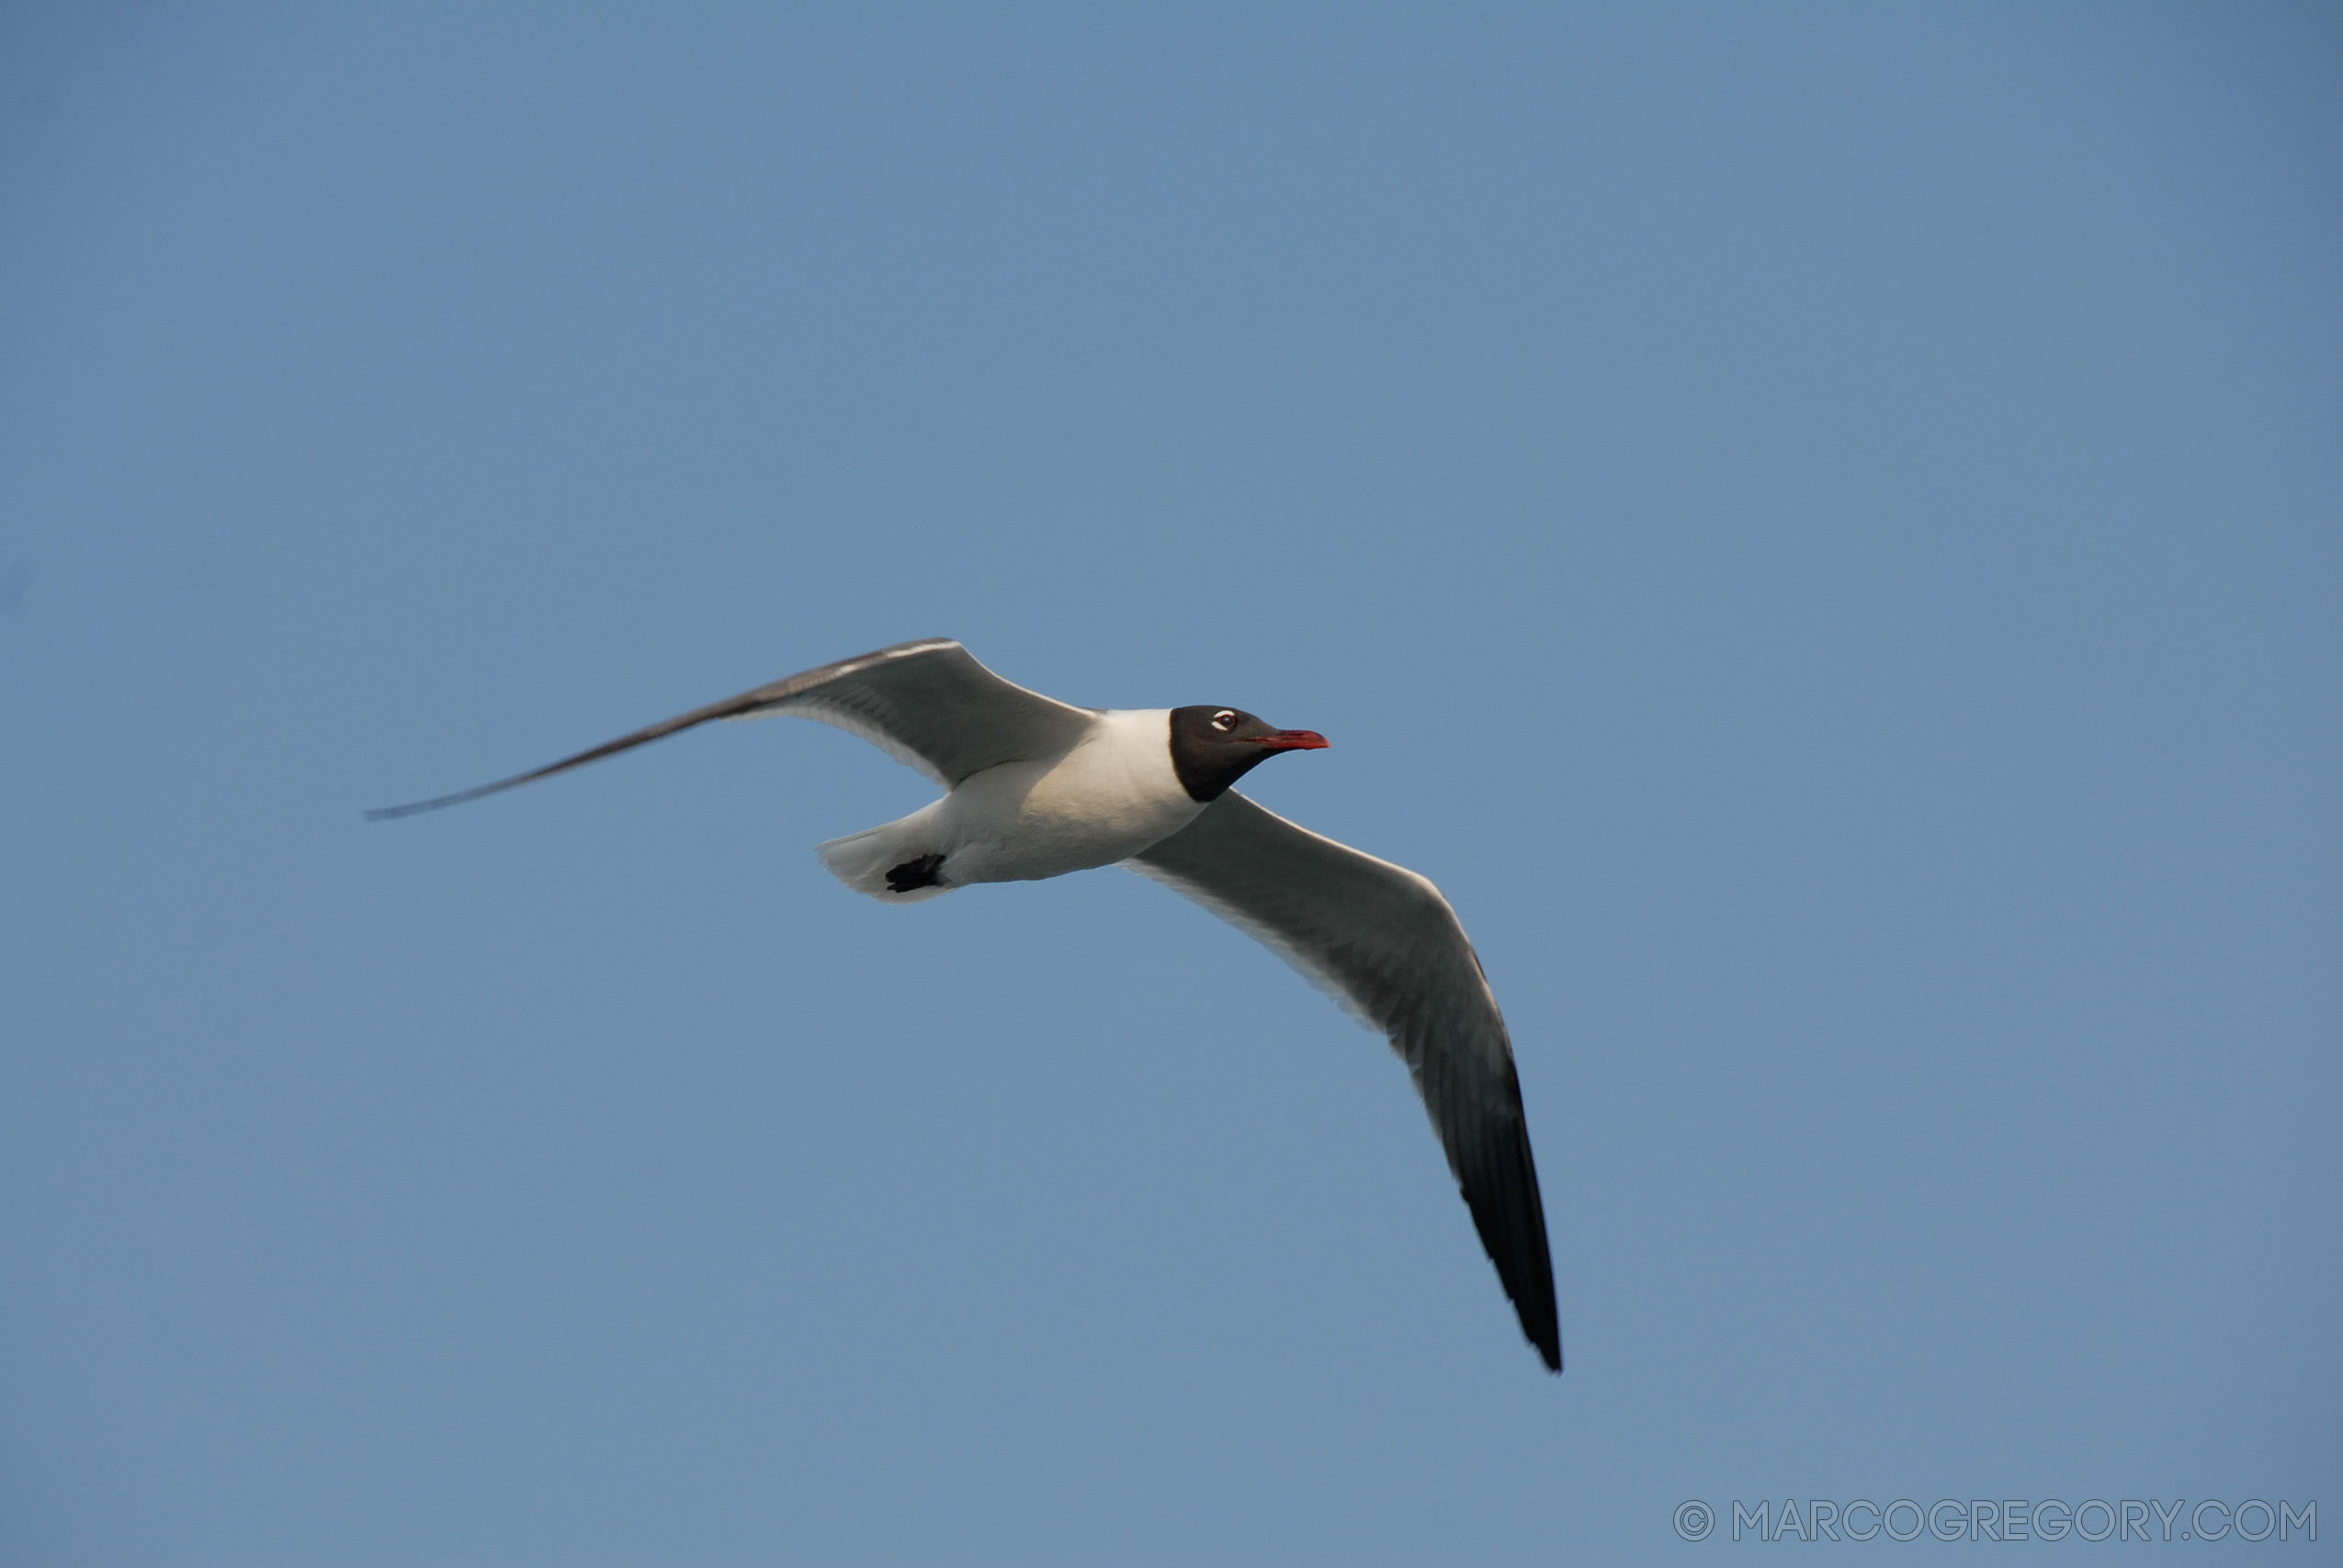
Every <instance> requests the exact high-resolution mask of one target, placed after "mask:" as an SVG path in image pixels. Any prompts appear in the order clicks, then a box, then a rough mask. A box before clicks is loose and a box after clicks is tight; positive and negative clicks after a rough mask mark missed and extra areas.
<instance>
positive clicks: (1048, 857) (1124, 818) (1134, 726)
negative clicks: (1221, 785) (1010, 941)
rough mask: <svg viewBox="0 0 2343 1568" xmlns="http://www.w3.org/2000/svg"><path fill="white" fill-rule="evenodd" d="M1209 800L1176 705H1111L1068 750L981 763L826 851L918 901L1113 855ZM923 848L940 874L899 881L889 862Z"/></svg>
mask: <svg viewBox="0 0 2343 1568" xmlns="http://www.w3.org/2000/svg"><path fill="white" fill-rule="evenodd" d="M1203 810H1204V803H1203V802H1202V801H1198V800H1194V799H1191V798H1190V797H1189V795H1188V792H1187V791H1186V790H1185V789H1184V788H1183V787H1182V786H1181V784H1180V779H1179V775H1178V774H1177V773H1174V772H1173V771H1172V767H1171V710H1170V709H1168V708H1139V709H1110V710H1109V711H1107V712H1105V713H1104V714H1101V715H1100V716H1099V719H1098V723H1097V724H1096V725H1095V726H1093V727H1092V729H1091V731H1090V733H1089V734H1088V735H1086V736H1084V737H1083V738H1082V739H1081V741H1080V742H1079V743H1077V744H1076V745H1075V747H1074V748H1073V750H1070V751H1068V752H1066V753H1065V754H1063V755H1062V756H1058V757H1050V758H1044V759H1040V760H1037V761H1018V762H1003V763H1002V764H1001V765H1000V766H999V767H994V768H987V769H985V770H984V771H983V772H982V773H971V774H969V775H968V777H967V778H965V779H962V780H961V781H960V783H959V785H958V787H957V788H956V789H954V790H953V791H952V793H950V794H949V795H945V797H944V798H943V799H941V800H939V801H936V802H934V804H932V805H929V806H924V807H921V808H920V809H919V810H917V811H914V812H912V813H911V815H910V816H909V817H905V818H901V819H900V820H899V821H894V822H889V823H887V824H886V825H885V826H883V827H878V828H872V829H867V830H866V831H864V832H860V833H855V834H851V835H849V836H848V837H846V838H843V839H832V840H830V841H829V842H828V843H826V844H823V845H821V848H820V849H819V850H818V851H817V852H818V853H819V854H820V855H821V863H822V864H824V865H826V866H828V867H829V868H830V871H831V874H832V875H834V876H836V877H837V878H838V880H839V881H841V882H843V883H844V884H845V885H846V886H849V887H851V888H853V889H854V890H855V892H857V893H867V894H869V895H870V896H871V897H874V898H878V899H882V900H884V901H885V902H887V903H889V904H911V903H916V902H918V901H919V900H920V899H922V898H933V897H935V896H936V895H938V894H940V893H948V892H950V891H951V890H952V889H953V888H955V887H959V886H965V885H967V884H968V883H971V882H1031V881H1036V880H1038V879H1040V878H1042V877H1045V876H1062V875H1064V874H1066V873H1067V872H1070V871H1082V870H1086V869H1088V868H1089V867H1092V866H1098V865H1112V864H1114V863H1115V862H1117V861H1124V860H1128V859H1130V858H1131V857H1132V856H1133V855H1135V854H1138V852H1140V851H1141V850H1144V849H1146V848H1148V847H1149V845H1151V844H1154V843H1157V842H1160V840H1164V839H1167V838H1170V837H1171V835H1172V834H1174V833H1176V832H1178V831H1179V830H1180V829H1183V828H1184V827H1186V826H1187V825H1188V824H1189V823H1191V822H1193V821H1194V820H1195V819H1196V817H1197V814H1198V813H1200V812H1202V811H1203ZM924 855H942V856H943V857H944V863H943V864H942V866H941V867H940V868H939V872H938V874H939V875H940V876H941V877H942V879H943V880H942V881H941V883H940V884H938V885H937V886H930V887H915V888H912V889H911V891H909V892H906V893H896V892H892V891H889V888H888V886H887V874H888V872H889V870H890V869H892V868H893V867H896V866H900V865H904V864H907V863H911V862H914V861H917V860H919V859H920V858H921V857H922V856H924Z"/></svg>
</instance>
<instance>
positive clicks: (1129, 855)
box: [367, 637, 1562, 1372]
mask: <svg viewBox="0 0 2343 1568" xmlns="http://www.w3.org/2000/svg"><path fill="white" fill-rule="evenodd" d="M768 714H795V715H797V716H799V717H801V718H810V719H817V720H819V721H821V723H823V724H830V725H835V726H836V727H837V728H841V729H843V730H845V731H847V732H848V733H850V734H854V735H858V736H860V737H862V738H863V739H866V740H868V741H870V742H871V743H872V744H874V745H876V746H877V747H879V748H880V749H881V750H885V751H887V752H889V754H890V755H892V756H893V757H894V758H895V759H896V760H897V761H901V762H904V763H907V764H908V765H910V766H911V767H913V768H916V769H918V770H919V771H920V772H921V773H925V774H926V775H927V776H928V777H929V778H931V779H933V780H934V781H935V783H937V784H941V785H942V786H943V787H944V790H945V795H944V796H943V798H942V799H940V800H937V801H934V803H932V804H930V805H928V806H924V807H921V808H920V809H919V810H917V811H914V812H912V813H911V815H910V816H909V817H906V818H902V819H901V820H900V821H895V822H889V823H887V824H885V825H883V826H881V827H877V828H872V829H866V831H864V832H860V833H853V834H849V835H848V836H846V837H845V838H843V839H833V840H831V841H830V842H828V843H826V844H823V845H821V846H820V848H819V850H818V851H817V852H818V853H819V854H820V855H821V862H822V863H823V864H824V865H826V866H827V867H829V868H830V871H831V873H832V874H833V875H835V876H836V877H837V878H838V880H839V881H841V882H843V883H844V884H845V885H846V886H849V887H851V888H853V889H854V890H855V891H856V892H857V893H866V894H868V895H870V896H871V897H874V898H877V899H879V900H881V901H882V902H885V903H889V904H911V903H917V902H918V901H920V900H921V899H923V898H934V897H941V896H942V895H944V894H945V893H949V892H950V891H952V890H953V889H954V888H956V887H961V886H968V884H971V883H978V882H1024V881H1033V880H1036V879H1038V878H1042V877H1047V876H1061V875H1063V874H1066V873H1067V872H1070V871H1081V870H1085V869H1087V868H1089V867H1092V866H1100V865H1112V864H1117V863H1119V864H1123V865H1127V866H1129V867H1130V868H1131V869H1132V870H1133V871H1136V872H1138V873H1140V874H1143V875H1146V876H1151V877H1153V878H1155V879H1156V880H1157V881H1158V882H1160V883H1162V884H1164V885H1165V886H1169V887H1171V889H1172V890H1173V891H1175V892H1178V893H1181V894H1184V895H1185V896H1186V897H1190V898H1192V899H1194V900H1195V902H1197V903H1199V904H1201V905H1203V906H1204V907H1205V908H1207V909H1209V910H1211V911H1212V912H1213V913H1214V914H1216V915H1218V916H1220V917H1221V918H1222V919H1227V920H1228V921H1229V922H1231V923H1232V924H1234V925H1236V926H1238V927H1239V928H1240V929H1242V930H1243V931H1247V932H1249V933H1251V935H1252V936H1254V937H1255V938H1257V939H1258V940H1260V941H1261V942H1262V943H1264V944H1265V945H1267V946H1268V947H1269V948H1270V949H1272V950H1273V952H1275V953H1278V954H1279V956H1281V957H1283V958H1284V959H1285V961H1286V962H1287V963H1289V964H1292V965H1293V966H1294V967H1295V968H1296V969H1298V970H1300V971H1301V972H1302V974H1303V975H1304V976H1307V978H1308V979H1309V980H1310V981H1311V982H1313V983H1314V984H1316V985H1317V986H1318V987H1320V988H1321V989H1323V990H1325V991H1327V992H1328V993H1330V995H1331V996H1332V997H1333V998H1334V999H1335V1000H1336V1001H1338V1002H1340V1003H1341V1005H1342V1006H1343V1007H1344V1008H1345V1009H1346V1010H1349V1011H1350V1012H1351V1013H1352V1014H1353V1016H1355V1017H1356V1018H1358V1019H1359V1020H1360V1021H1362V1022H1364V1023H1365V1024H1366V1025H1367V1026H1368V1027H1369V1028H1372V1029H1375V1030H1377V1031H1379V1032H1382V1033H1383V1034H1384V1035H1386V1036H1387V1038H1388V1039H1389V1040H1390V1042H1391V1048H1392V1050H1394V1051H1395V1052H1397V1053H1398V1055H1399V1057H1400V1059H1401V1060H1402V1061H1404V1062H1406V1063H1407V1065H1408V1071H1409V1074H1410V1075H1412V1076H1413V1077H1414V1079H1415V1084H1416V1089H1417V1091H1418V1092H1419V1093H1420V1094H1421V1095H1422V1097H1423V1102H1424V1109H1425V1110H1426V1111H1427V1112H1429V1113H1430V1115H1431V1118H1432V1128H1433V1130H1434V1131H1435V1132H1437V1133H1438V1134H1439V1135H1440V1143H1441V1146H1442V1147H1443V1149H1445V1150H1446V1151H1447V1155H1448V1168H1449V1169H1450V1170H1451V1171H1453V1172H1454V1174H1455V1178H1456V1183H1457V1186H1458V1187H1459V1188H1460V1189H1461V1190H1462V1191H1463V1194H1464V1199H1465V1202H1466V1206H1467V1207H1468V1208H1469V1209H1470V1210H1471V1211H1472V1216H1473V1224H1474V1225H1475V1226H1476V1228H1477V1229H1478V1231H1479V1232H1480V1239H1481V1245H1482V1247H1486V1248H1487V1249H1488V1257H1489V1260H1490V1261H1491V1262H1492V1263H1494V1264H1495V1265H1496V1266H1497V1277H1498V1279H1499V1280H1500V1282H1502V1284H1503V1285H1504V1287H1505V1293H1506V1295H1507V1296H1508V1297H1509V1298H1511V1301H1512V1303H1513V1309H1514V1312H1515V1314H1517V1315H1518V1316H1519V1317H1520V1319H1521V1325H1522V1334H1523V1335H1524V1336H1525V1337H1527V1338H1528V1339H1529V1341H1530V1343H1531V1344H1533V1345H1534V1346H1535V1347H1536V1348H1537V1350H1538V1354H1539V1355H1540V1356H1541V1357H1543V1358H1544V1359H1545V1365H1546V1367H1547V1368H1548V1369H1549V1370H1551V1371H1556V1372H1558V1371H1561V1370H1562V1336H1561V1329H1560V1326H1559V1325H1558V1323H1557V1321H1556V1311H1555V1303H1554V1268H1553V1264H1552V1262H1551V1260H1550V1258H1549V1257H1548V1255H1547V1251H1546V1240H1545V1210H1544V1207H1543V1205H1542V1204H1541V1203H1540V1202H1539V1200H1538V1186H1537V1168H1536V1165H1535V1164H1534V1161H1533V1160H1532V1159H1531V1157H1530V1138H1529V1130H1528V1128H1527V1126H1526V1125H1525V1124H1524V1122H1523V1120H1522V1088H1521V1081H1520V1079H1519V1078H1518V1077H1516V1076H1515V1073H1514V1070H1513V1051H1512V1045H1511V1042H1510V1041H1509V1040H1508V1038H1507V1036H1506V1032H1505V1021H1504V1019H1503V1018H1502V1017H1500V1015H1499V1013H1498V1010H1497V999H1496V998H1495V997H1494V996H1492V995H1491V994H1490V992H1489V988H1488V979H1487V978H1486V977H1485V976H1483V974H1482V972H1481V967H1480V960H1479V959H1478V958H1477V956H1476V955H1475V954H1474V953H1473V947H1472V943H1471V942H1468V941H1466V937H1465V929H1464V927H1463V926H1462V925H1461V924H1459V923H1458V921H1457V919H1456V914H1455V911H1454V909H1452V908H1449V907H1448V901H1447V900H1446V899H1445V898H1443V897H1441V896H1440V890H1439V889H1438V888H1436V887H1434V886H1432V884H1431V883H1430V882H1428V881H1426V880H1425V879H1424V878H1423V877H1421V876H1419V875H1417V874H1415V873H1414V872H1412V871H1409V870H1408V869H1406V868H1405V867H1403V866H1397V865H1393V864H1392V863H1389V862H1388V861H1380V860H1377V859H1375V857H1374V856H1373V855H1369V854H1363V853H1361V852H1359V851H1357V850H1354V849H1352V848H1350V847H1349V846H1347V845H1344V844H1338V843H1336V842H1335V841H1334V840H1331V839H1328V838H1322V837H1320V836H1319V835H1318V834H1316V833H1313V832H1311V831H1309V830H1308V829H1306V828H1300V827H1296V825H1295V824H1293V823H1291V822H1288V821H1286V820H1285V818H1282V817H1279V816H1276V815H1275V814H1274V813H1272V812H1270V811H1266V810H1264V809H1262V807H1259V806H1256V805H1255V804H1253V802H1251V800H1248V799H1247V798H1245V797H1244V796H1243V795H1239V794H1238V793H1237V792H1236V790H1235V789H1233V788H1232V787H1231V786H1232V785H1234V784H1236V782H1237V781H1238V780H1239V779H1240V778H1242V777H1243V776H1244V775H1245V774H1246V773H1249V772H1251V770H1252V769H1254V768H1256V767H1258V766H1260V765H1261V764H1262V763H1263V762H1265V761H1268V760H1269V759H1270V758H1272V757H1274V756H1276V755H1278V754H1279V753H1280V752H1284V751H1311V750H1320V749H1322V748H1323V747H1324V746H1325V745H1326V740H1325V738H1324V737H1322V736H1320V735H1319V734H1318V733H1317V732H1316V731H1314V730H1307V729H1278V728H1273V726H1271V725H1269V724H1267V723H1264V722H1263V721H1262V720H1261V719H1258V718H1256V717H1254V716H1252V715H1251V714H1249V713H1247V712H1245V711H1243V710H1242V709H1240V708H1229V707H1214V706H1211V705H1198V706H1190V707H1176V708H1168V709H1167V708H1139V709H1124V708H1105V709H1100V708H1081V707H1074V706H1072V705H1069V704H1066V703H1061V702H1058V701H1055V700H1053V699H1052V698H1049V697H1045V696H1042V695H1040V694H1038V693H1035V692H1028V691H1026V690H1025V689H1024V687H1022V686H1016V685H1013V684H1011V683H1010V682H1007V681H1004V680H1002V678H1001V677H1000V676H998V675H995V674H994V673H993V672H992V671H990V670H988V669H986V668H985V667H984V666H983V665H981V664H979V663H978V662H977V661H976V660H975V658H974V657H973V656H971V655H970V654H969V652H968V649H965V648H962V647H961V646H960V645H959V644H958V643H956V642H954V641H952V640H950V639H949V638H946V637H928V638H923V639H922V640H920V641H917V642H904V643H897V644H896V645H895V646H894V647H892V648H882V649H879V650H878V651H877V652H876V653H866V654H864V655H863V656H862V657H860V658H858V659H846V660H840V661H839V662H837V663H835V664H825V665H823V666H822V667H821V668H820V669H818V670H809V671H805V672H804V673H803V674H799V675H792V676H789V677H788V678H787V679H786V680H781V681H775V682H771V683H770V684H767V685H763V686H759V687H757V688H756V689H755V690H753V691H748V692H742V693H741V694H740V695H738V696H736V697H727V698H726V699H725V700H724V701H722V702H720V703H710V704H709V705H707V706H706V707H702V708H694V709H693V710H692V711H691V712H689V713H686V714H681V715H678V716H675V717H673V718H671V719H668V720H666V721H665V722H664V723H662V724H654V725H652V726H651V727H650V728H647V729H639V730H636V731H635V732H634V733H633V734H631V735H625V736H621V737H620V738H619V739H616V740H613V741H611V742H609V743H608V744H607V745H603V746H597V747H595V748H594V749H593V750H590V751H581V752H579V753H578V754H577V755H576V756H574V757H565V758H563V759H562V760H561V761H558V762H553V763H549V764H548V765H547V766H545V767H542V768H538V769H535V770H533V771H531V772H529V773H520V774H516V775H515V776H514V777H512V778H509V779H501V780H499V781H497V782H496V783H494V784H482V785H481V786H480V787H479V788H477V789H468V790H464V791H462V792H460V793H458V794H456V795H441V796H439V797H438V798H436V799H434V800H423V801H417V802H415V803H413V805H409V806H394V807H387V808H385V809H382V810H379V811H369V812H368V813H367V816H368V818H370V819H375V820H380V819H384V818H394V817H408V816H413V814H415V813H416V812H421V811H432V810H436V809H437V808H439V807H444V806H454V805H457V804H458V803H459V802H462V801H467V800H477V799H479V798H480V797H481V795H493V794H495V793H496V792H497V791H499V790H505V789H511V788H512V787H513V786H514V785H515V784H527V783H528V782H530V781H531V780H533V779H541V778H545V777H547V776H549V775H550V774H553V773H562V772H565V771H567V770H568V769H571V768H576V767H583V765H584V764H586V763H588V762H593V761H600V760H601V759H602V758H605V757H609V756H615V755H616V754H617V753H618V752H620V751H625V750H631V749H632V748H634V747H637V746H640V745H644V744H646V743H647V742H650V741H652V740H657V739H661V738H662V737H663V736H669V735H673V734H675V733H676V732H677V731H679V730H684V729H689V728H692V727H693V726H695V725H699V724H705V723H707V721H708V720H710V719H718V718H755V717H760V716H764V715H768Z"/></svg>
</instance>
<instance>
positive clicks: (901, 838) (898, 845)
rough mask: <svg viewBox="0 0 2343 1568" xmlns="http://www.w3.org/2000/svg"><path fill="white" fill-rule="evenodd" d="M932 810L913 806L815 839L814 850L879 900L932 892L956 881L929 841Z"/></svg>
mask: <svg viewBox="0 0 2343 1568" xmlns="http://www.w3.org/2000/svg"><path fill="white" fill-rule="evenodd" d="M933 818H934V807H927V808H925V809H923V810H920V811H914V812H912V813H911V815H910V816H909V817H906V818H901V819H900V820H899V821H894V822H889V823H886V824H884V825H882V826H880V827H877V828H869V829H865V830H863V831H862V832H859V833H849V834H847V835H846V836H845V837H844V838H843V839H832V840H830V841H829V842H828V843H826V844H821V845H817V846H816V847H815V849H814V853H816V854H818V855H820V856H821V863H822V864H823V865H825V866H827V867H829V868H830V874H831V875H832V876H834V877H836V878H837V879H838V880H839V881H841V882H843V883H844V884H845V885H846V886H849V887H851V888H853V889H854V890H855V892H857V893H867V894H869V895H870V896H871V897H874V898H876V899H877V900H878V901H879V902H880V903H882V904H916V903H918V902H919V901H920V900H921V899H922V898H934V897H937V896H938V895H940V894H945V893H949V892H951V891H952V889H953V888H954V887H956V886H958V884H956V883H955V882H954V881H952V879H951V874H950V871H949V868H948V867H947V866H946V864H945V858H944V856H943V855H941V854H939V853H937V852H936V851H935V850H934V847H933V846H932V845H931V843H930V842H929V840H930V838H931V836H932V835H931V834H930V832H929V829H930V827H931V826H932V823H933Z"/></svg>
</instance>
